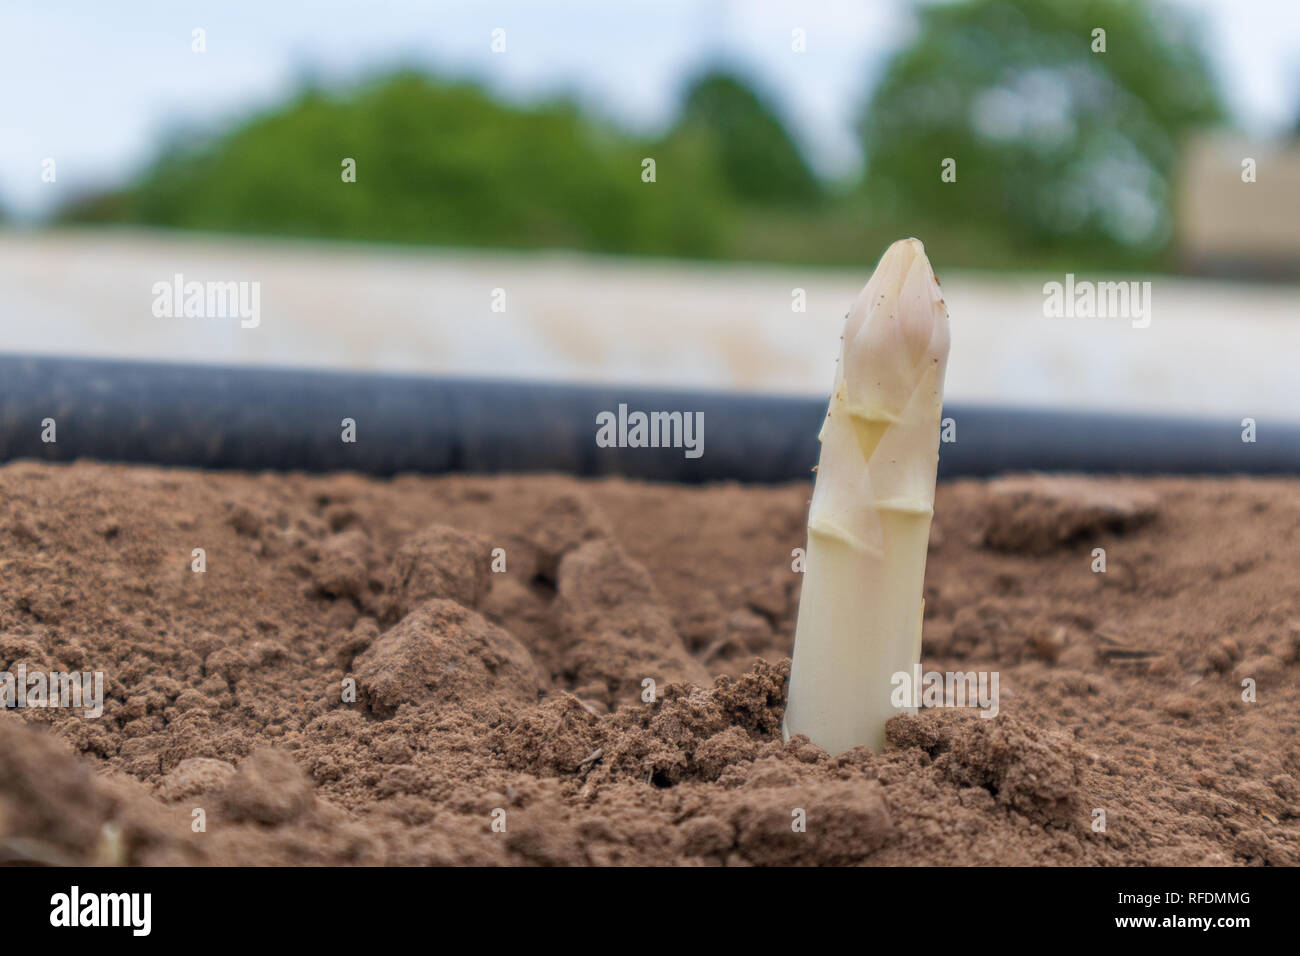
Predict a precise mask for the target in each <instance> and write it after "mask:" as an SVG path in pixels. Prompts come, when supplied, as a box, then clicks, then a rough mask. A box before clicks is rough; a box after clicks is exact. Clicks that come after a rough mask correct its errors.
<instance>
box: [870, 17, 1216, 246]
mask: <svg viewBox="0 0 1300 956" xmlns="http://www.w3.org/2000/svg"><path fill="white" fill-rule="evenodd" d="M919 17H920V29H919V31H918V33H917V36H916V39H915V41H914V42H913V43H912V44H911V45H910V46H909V47H908V48H906V49H905V50H903V51H901V52H900V53H899V54H898V55H897V56H896V57H895V58H894V60H893V61H892V62H891V63H890V65H889V66H888V68H887V69H886V71H885V74H884V77H883V79H882V80H881V82H880V84H879V85H878V86H877V88H876V90H875V92H874V95H873V96H872V98H871V100H870V102H869V103H868V105H867V108H866V110H865V112H864V115H863V117H862V119H861V122H860V127H859V129H860V132H861V135H862V141H863V149H864V154H865V156H866V168H867V175H866V177H865V178H864V181H863V191H864V193H865V195H866V196H867V198H868V200H869V201H870V203H871V204H872V207H873V208H874V209H876V210H877V211H878V215H880V216H881V217H882V218H885V219H889V220H894V221H899V222H914V221H921V222H931V223H942V222H956V223H960V224H963V225H975V224H978V225H980V226H982V228H983V230H984V231H985V233H986V234H987V236H988V237H989V239H990V241H996V242H1001V243H1003V244H1005V245H1007V246H1008V247H1010V248H1013V249H1018V250H1021V251H1023V252H1025V253H1028V254H1035V255H1037V254H1050V253H1051V252H1052V251H1053V250H1056V251H1058V252H1065V251H1069V252H1070V253H1071V254H1074V255H1078V256H1083V257H1087V258H1088V259H1092V260H1099V259H1100V260H1106V261H1112V260H1113V261H1125V260H1127V261H1141V260H1144V259H1149V258H1151V257H1154V256H1158V255H1159V254H1160V252H1161V251H1162V250H1164V249H1165V248H1166V247H1167V245H1168V243H1169V240H1170V238H1171V235H1172V229H1173V208H1172V206H1173V198H1172V197H1173V188H1172V180H1173V177H1174V175H1175V174H1176V169H1177V162H1178V159H1179V156H1180V152H1181V147H1182V139H1183V136H1184V134H1185V133H1187V132H1188V131H1190V130H1191V129H1193V128H1195V127H1198V126H1204V125H1208V124H1212V123H1214V122H1216V121H1218V120H1220V119H1221V118H1222V116H1223V110H1222V107H1221V106H1220V104H1219V100H1218V97H1217V94H1216V91H1215V87H1214V84H1213V82H1212V80H1211V76H1210V72H1209V69H1208V67H1207V65H1206V62H1205V60H1204V58H1203V56H1202V54H1201V52H1200V49H1199V47H1198V46H1197V45H1196V43H1195V42H1194V41H1193V38H1192V37H1191V36H1190V34H1189V30H1188V27H1187V25H1186V24H1185V23H1184V22H1183V21H1182V20H1180V19H1179V18H1177V17H1176V16H1175V15H1174V14H1173V12H1172V11H1170V10H1168V9H1166V8H1164V7H1157V6H1154V5H1148V4H1143V3H1137V2H1133V0H975V2H967V3H962V4H936V5H931V6H925V7H923V8H921V10H920V11H919ZM1096 28H1102V29H1104V30H1105V31H1106V32H1105V44H1106V46H1105V52H1094V51H1093V44H1094V37H1093V35H1092V34H1093V30H1094V29H1096ZM948 157H951V158H953V159H955V160H956V173H957V178H956V181H955V182H952V183H945V182H942V181H941V179H940V172H941V162H942V160H943V159H944V158H948Z"/></svg>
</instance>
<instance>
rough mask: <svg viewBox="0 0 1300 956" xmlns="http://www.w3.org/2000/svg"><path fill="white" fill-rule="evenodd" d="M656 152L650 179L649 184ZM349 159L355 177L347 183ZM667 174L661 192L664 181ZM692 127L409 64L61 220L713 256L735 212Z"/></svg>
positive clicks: (256, 127) (240, 132)
mask: <svg viewBox="0 0 1300 956" xmlns="http://www.w3.org/2000/svg"><path fill="white" fill-rule="evenodd" d="M647 156H652V157H653V158H654V159H655V162H656V165H657V169H656V178H657V180H658V181H657V182H655V183H654V184H647V183H644V182H642V179H641V172H642V159H643V158H644V157H647ZM345 157H350V158H353V159H355V160H356V181H355V182H351V183H347V182H344V181H343V179H342V171H343V169H342V162H343V160H344V158H345ZM664 181H667V182H668V183H669V184H670V185H668V186H667V187H666V188H665V187H664V186H662V185H661V183H662V182H664ZM724 193H725V189H724V187H723V182H722V178H721V174H720V172H719V170H718V168H717V165H716V162H715V161H714V157H713V155H712V154H711V152H710V151H709V150H708V148H707V147H706V146H705V144H703V143H702V142H700V141H698V140H697V139H695V138H692V137H689V136H680V137H674V138H673V139H672V140H671V141H670V142H666V143H664V144H656V145H653V146H652V144H648V143H639V142H637V141H636V140H634V139H632V138H630V137H627V136H624V135H622V134H621V133H619V132H618V131H616V130H613V129H611V128H608V127H605V126H602V125H600V124H598V123H596V122H594V121H592V120H589V119H588V118H586V117H584V116H583V115H582V114H580V113H579V112H578V110H577V109H576V108H575V107H573V106H572V105H569V104H565V103H555V104H548V105H545V106H541V107H538V108H535V109H520V108H516V107H511V106H507V105H504V104H502V103H499V102H497V101H495V100H493V99H492V98H490V97H489V96H488V95H487V94H485V93H484V92H483V91H482V90H480V89H479V88H477V87H474V86H469V85H463V84H443V83H438V82H436V81H434V80H431V79H430V78H428V77H425V76H422V75H419V74H415V73H402V74H399V75H396V76H392V77H388V78H385V79H383V80H380V81H378V82H375V83H372V84H369V85H367V86H366V87H364V88H363V89H361V90H360V91H358V92H357V93H355V94H354V95H351V96H346V97H332V96H328V95H326V94H324V93H322V92H319V91H308V92H306V93H304V94H302V95H301V96H300V97H299V98H298V99H296V100H295V101H294V102H292V103H290V104H289V105H287V106H286V107H284V108H282V109H278V110H276V111H274V112H271V113H268V114H266V115H264V116H260V117H258V118H255V119H253V120H252V121H251V122H248V123H246V124H245V125H243V126H241V127H239V128H238V129H235V130H234V131H232V132H230V133H228V134H226V135H224V136H221V137H219V138H216V139H213V140H211V141H207V142H199V143H198V144H196V145H193V146H185V145H183V144H179V143H177V144H174V145H173V146H171V147H170V148H168V149H166V150H164V152H163V154H162V157H161V158H160V159H159V160H158V162H157V163H156V164H155V165H154V166H153V167H152V168H151V169H150V170H148V171H147V172H146V174H145V175H144V176H143V177H142V178H141V180H140V181H139V183H138V184H136V185H135V186H134V187H132V188H130V189H128V190H126V191H125V192H123V193H120V194H115V195H110V196H101V197H97V198H95V199H93V200H90V201H86V202H83V203H81V204H79V205H78V206H77V207H74V208H73V209H70V210H69V216H68V218H72V219H78V220H92V221H94V220H100V221H103V220H110V221H128V222H142V223H150V224H155V225H164V226H174V227H180V228H187V229H205V230H217V231H233V232H258V233H271V234H283V235H297V236H325V237H333V238H347V239H368V240H381V241H395V242H432V243H448V244H457V245H492V246H504V247H517V248H527V247H538V246H565V247H573V248H580V249H597V250H602V251H608V252H639V253H648V254H668V253H671V254H677V255H687V256H708V255H713V254H716V253H717V252H718V251H719V249H720V247H721V245H722V242H723V236H724V233H725V231H726V228H727V221H728V215H729V211H730V210H729V208H728V205H727V203H726V202H725V201H723V200H721V199H719V198H718V197H721V196H723V195H724Z"/></svg>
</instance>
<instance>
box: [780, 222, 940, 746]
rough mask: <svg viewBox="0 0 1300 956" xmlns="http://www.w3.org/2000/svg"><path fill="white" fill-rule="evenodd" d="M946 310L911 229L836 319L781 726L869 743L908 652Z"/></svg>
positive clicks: (878, 733)
mask: <svg viewBox="0 0 1300 956" xmlns="http://www.w3.org/2000/svg"><path fill="white" fill-rule="evenodd" d="M947 364H948V310H947V308H946V307H945V305H944V302H943V296H942V294H941V293H940V291H939V283H938V280H936V279H935V277H934V272H933V270H932V269H931V268H930V260H929V259H927V258H926V257H925V247H924V246H922V245H921V243H920V241H918V240H916V239H900V240H899V241H898V242H895V243H894V244H893V245H891V246H890V247H889V248H888V249H887V250H885V254H884V256H882V257H881V259H880V264H879V265H877V266H876V271H875V273H874V274H873V275H872V276H871V279H870V281H868V282H867V285H866V287H865V288H864V289H863V290H862V292H861V293H859V295H858V298H857V301H856V302H854V303H853V309H852V311H850V312H849V315H848V319H847V321H846V322H845V325H844V336H843V340H842V343H841V347H840V359H839V367H838V369H837V371H836V375H835V387H834V389H833V390H832V393H831V400H830V407H829V409H828V410H827V413H826V421H825V422H824V423H823V424H822V429H821V432H820V434H819V435H818V439H819V440H820V441H821V456H820V460H819V461H818V466H817V477H816V483H815V485H814V488H813V496H812V504H811V506H810V508H809V511H808V547H807V560H806V565H805V572H804V579H803V593H802V596H801V597H800V600H799V618H798V623H797V624H796V626H795V639H794V662H793V665H792V667H791V670H790V687H789V694H788V700H787V704H786V711H785V723H784V728H783V729H784V733H785V737H786V739H787V740H788V739H789V738H790V737H791V736H792V735H794V734H807V736H808V737H809V739H810V740H812V742H813V743H815V744H817V745H818V746H819V747H821V748H823V749H824V750H826V751H828V752H830V753H840V752H841V751H844V750H847V749H849V748H850V747H855V746H859V745H865V746H867V747H870V748H871V749H872V750H874V751H876V752H879V751H880V750H881V749H882V748H883V746H884V743H885V721H887V720H888V719H889V718H890V717H892V716H894V715H895V714H898V713H915V708H914V707H909V708H906V709H904V710H899V709H897V708H896V707H895V706H894V705H893V703H891V700H890V697H891V692H892V691H893V689H894V688H893V686H892V684H891V680H892V678H893V675H894V674H895V673H897V672H900V671H901V672H905V673H907V674H908V675H909V678H910V675H911V674H912V668H913V666H914V665H915V664H916V663H917V662H918V661H919V660H920V657H921V616H922V610H923V603H924V602H923V597H922V592H923V584H924V578H925V555H926V548H927V545H928V542H929V538H930V517H931V515H932V514H933V513H934V482H935V472H936V470H937V468H938V465H939V429H940V419H941V415H942V406H943V377H944V370H945V369H946V367H947Z"/></svg>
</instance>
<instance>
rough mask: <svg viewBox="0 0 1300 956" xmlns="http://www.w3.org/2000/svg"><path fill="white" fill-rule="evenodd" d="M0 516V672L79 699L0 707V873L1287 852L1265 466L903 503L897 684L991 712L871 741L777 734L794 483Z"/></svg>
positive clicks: (922, 724) (80, 489)
mask: <svg viewBox="0 0 1300 956" xmlns="http://www.w3.org/2000/svg"><path fill="white" fill-rule="evenodd" d="M0 492H2V494H0V672H11V673H12V672H15V671H16V670H17V669H18V668H19V667H20V666H25V667H26V669H27V672H28V673H30V672H33V671H44V672H48V671H51V670H98V671H102V672H103V673H104V675H105V682H106V700H105V703H104V712H103V715H102V716H101V717H98V718H94V717H87V716H85V715H84V714H83V713H82V712H77V711H73V710H70V709H67V708H53V707H47V708H29V707H25V708H20V709H10V710H7V711H3V712H0V860H3V861H8V862H26V863H47V864H55V863H64V862H70V863H78V862H95V863H109V864H305V863H319V864H345V863H356V864H597V865H604V864H651V865H672V864H694V865H716V864H732V865H744V864H860V863H866V864H1118V865H1146V864H1175V865H1176V864H1242V865H1245V864H1250V865H1261V864H1275V865H1276V864H1291V865H1294V864H1296V863H1297V862H1300V820H1298V818H1297V803H1298V802H1300V800H1298V798H1300V784H1298V780H1300V737H1297V728H1298V727H1300V707H1297V704H1298V703H1300V595H1298V594H1297V593H1296V589H1295V582H1296V580H1297V579H1298V578H1300V482H1297V481H1294V480H1281V479H1279V480H1255V479H1245V478H1241V479H1228V480H1209V479H1161V480H1125V479H1116V480H1099V479H1092V478H1045V477H1041V476H1023V477H1013V478H1008V479H1003V480H999V481H994V482H978V481H960V482H954V483H949V484H944V485H941V486H940V488H939V491H938V496H937V501H936V517H935V523H934V530H933V535H932V540H931V549H930V558H929V567H928V570H927V578H926V581H927V585H926V620H925V626H924V640H923V665H924V667H925V668H926V669H927V670H931V669H933V670H938V671H972V670H990V671H997V672H998V674H999V676H1000V692H1001V693H1000V704H999V707H1000V712H999V713H998V715H997V716H996V717H995V718H992V719H986V718H984V717H981V716H980V715H979V714H978V712H977V711H975V710H972V709H969V708H965V709H963V708H952V707H934V708H927V709H923V710H922V711H921V712H920V713H919V714H918V715H917V716H915V717H906V716H901V717H897V718H895V719H894V720H893V721H892V722H891V724H890V730H889V736H890V740H891V746H890V747H888V748H887V749H886V750H885V752H883V753H879V754H873V753H871V752H869V751H867V750H866V749H863V748H858V749H855V750H852V751H849V752H848V753H844V754H827V753H825V752H823V751H821V750H820V749H818V748H817V747H815V746H813V745H812V744H810V743H809V742H808V741H807V740H806V739H805V738H801V737H796V738H794V739H793V740H791V741H790V742H789V743H788V744H786V743H783V742H782V740H781V734H780V720H781V713H782V707H783V700H784V683H785V678H786V675H787V673H788V667H789V662H788V656H789V653H790V648H791V644H792V639H793V629H794V613H795V610H796V607H797V601H798V592H799V583H800V575H799V574H798V573H797V572H796V571H794V570H793V569H792V561H793V558H792V551H793V550H794V549H796V548H799V547H802V545H803V543H804V540H803V539H804V529H803V521H804V518H805V511H806V507H807V498H808V493H809V485H808V484H806V483H798V484H792V485H788V486H783V487H744V486H739V485H734V484H731V485H716V486H709V487H677V486H668V485H654V484H643V483H636V482H630V481H624V480H614V479H609V480H600V481H579V480H574V479H571V478H566V477H559V476H503V477H471V476H444V477H419V476H403V477H399V478H396V479H393V480H390V481H378V480H371V479H367V478H363V477H359V476H355V475H348V474H340V475H331V476H305V475H278V474H259V475H248V474H233V473H202V472H195V471H186V470H159V469H153V468H143V467H128V466H116V465H103V464H95V463H89V462H83V463H78V464H75V465H72V466H58V465H48V464H37V463H31V462H18V463H13V464H9V465H7V466H4V467H3V468H0ZM196 548H202V549H203V550H204V560H205V562H206V566H205V570H203V571H202V573H199V572H197V571H195V570H194V562H195V560H196V559H195V554H194V549H196ZM1098 548H1101V549H1104V552H1105V555H1104V557H1105V571H1104V572H1102V571H1100V570H1095V569H1096V568H1098V567H1099V561H1100V555H1099V553H1098V552H1096V551H1095V550H1094V549H1098ZM497 549H501V550H497ZM502 562H504V570H501V568H502ZM650 681H652V682H653V684H650V683H648V682H650ZM352 688H355V694H354V695H353V694H352V693H351V692H350V690H351V689H352ZM1252 689H1253V695H1252V693H1251V690H1252ZM1252 696H1253V700H1251V699H1249V698H1251V697H1252ZM1103 814H1104V817H1103ZM800 819H803V820H804V823H805V825H804V826H803V827H802V828H800V827H799V826H797V825H796V824H797V823H798V821H799V820H800Z"/></svg>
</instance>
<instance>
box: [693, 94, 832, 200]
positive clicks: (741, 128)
mask: <svg viewBox="0 0 1300 956" xmlns="http://www.w3.org/2000/svg"><path fill="white" fill-rule="evenodd" d="M676 131H677V133H678V134H679V135H683V134H690V135H694V136H698V137H700V138H701V139H703V140H706V141H707V142H708V143H709V146H710V148H711V149H712V150H713V151H714V152H715V153H716V154H717V156H718V161H719V163H720V165H721V167H722V171H723V174H724V176H725V178H726V183H727V186H728V188H729V189H730V191H731V192H732V194H733V195H735V196H737V197H738V198H741V199H745V200H751V201H754V202H759V203H772V202H776V203H789V202H802V201H805V200H810V199H815V198H816V197H817V196H818V195H819V193H820V189H819V186H818V183H817V179H816V177H815V176H814V175H813V173H812V170H810V169H809V168H808V164H807V163H806V162H805V161H804V158H803V156H802V155H801V154H800V152H799V149H798V147H797V146H796V145H795V143H794V140H793V138H792V137H791V136H790V134H789V133H788V132H787V131H786V129H785V127H784V126H783V125H782V123H781V121H780V119H778V118H777V115H776V111H775V110H774V109H773V108H772V107H770V106H769V105H768V104H767V103H765V102H763V100H762V99H761V98H760V97H759V95H758V94H757V93H756V92H754V90H753V89H752V88H751V87H750V86H748V85H747V84H746V83H745V82H744V80H742V79H741V78H740V77H738V76H736V75H734V74H731V73H727V72H722V71H711V72H708V73H705V74H703V75H701V76H699V77H697V78H696V79H695V80H694V81H693V82H692V83H690V85H689V86H688V88H687V91H686V96H685V100H684V102H683V104H682V111H681V115H680V117H679V119H678V121H677V126H676Z"/></svg>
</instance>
